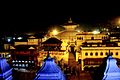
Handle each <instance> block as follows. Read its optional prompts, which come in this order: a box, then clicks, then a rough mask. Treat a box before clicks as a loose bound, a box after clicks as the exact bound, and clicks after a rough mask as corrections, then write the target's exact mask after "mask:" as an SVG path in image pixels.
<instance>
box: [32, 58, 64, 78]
mask: <svg viewBox="0 0 120 80" xmlns="http://www.w3.org/2000/svg"><path fill="white" fill-rule="evenodd" d="M34 80H66V79H65V75H64V74H63V72H62V71H61V69H60V67H59V66H58V65H57V64H56V63H55V62H54V59H53V58H51V57H50V56H48V57H47V58H46V59H45V60H44V63H43V65H42V67H41V68H40V70H39V71H38V72H37V73H36V77H35V79H34Z"/></svg>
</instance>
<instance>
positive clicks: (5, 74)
mask: <svg viewBox="0 0 120 80" xmlns="http://www.w3.org/2000/svg"><path fill="white" fill-rule="evenodd" d="M0 80H12V68H10V66H9V64H8V63H7V61H6V59H4V58H0Z"/></svg>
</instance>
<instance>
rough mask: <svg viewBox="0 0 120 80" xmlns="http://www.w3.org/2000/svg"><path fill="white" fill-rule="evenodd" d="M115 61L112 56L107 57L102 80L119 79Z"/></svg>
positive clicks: (119, 74)
mask: <svg viewBox="0 0 120 80" xmlns="http://www.w3.org/2000/svg"><path fill="white" fill-rule="evenodd" d="M116 62H117V61H116V59H114V58H113V57H112V56H109V57H108V59H107V65H106V69H105V72H104V77H103V80H120V68H119V67H118V66H117V64H116Z"/></svg>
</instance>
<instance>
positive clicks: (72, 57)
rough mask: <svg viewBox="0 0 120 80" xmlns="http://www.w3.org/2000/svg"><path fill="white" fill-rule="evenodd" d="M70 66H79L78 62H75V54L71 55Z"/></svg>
mask: <svg viewBox="0 0 120 80" xmlns="http://www.w3.org/2000/svg"><path fill="white" fill-rule="evenodd" d="M68 65H69V66H71V67H75V66H76V65H77V62H76V60H75V56H74V54H73V53H69V59H68Z"/></svg>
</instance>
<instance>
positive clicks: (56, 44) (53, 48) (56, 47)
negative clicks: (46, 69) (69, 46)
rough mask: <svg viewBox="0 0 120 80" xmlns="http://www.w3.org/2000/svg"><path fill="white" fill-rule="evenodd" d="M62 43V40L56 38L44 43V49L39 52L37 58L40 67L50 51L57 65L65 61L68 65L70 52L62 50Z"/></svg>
mask: <svg viewBox="0 0 120 80" xmlns="http://www.w3.org/2000/svg"><path fill="white" fill-rule="evenodd" d="M61 43H62V41H61V40H59V39H57V38H54V37H51V38H49V39H47V40H46V41H44V42H43V43H42V48H43V49H42V50H41V51H39V55H38V57H37V59H38V63H39V65H40V66H41V65H42V63H43V60H44V59H45V58H46V57H47V53H48V51H49V54H50V56H51V57H52V58H54V59H55V62H56V63H57V62H58V61H60V60H63V61H64V63H66V64H67V63H68V52H67V51H65V50H61Z"/></svg>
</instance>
